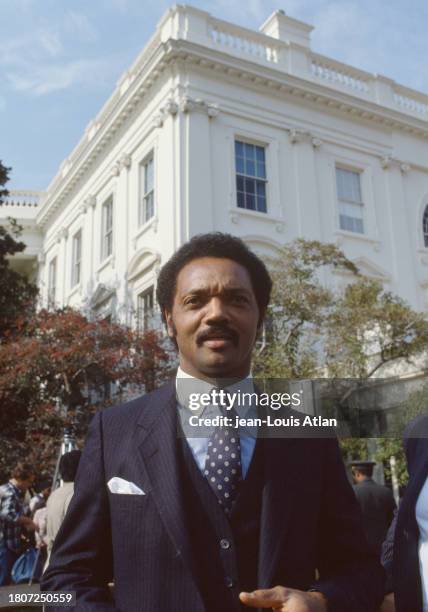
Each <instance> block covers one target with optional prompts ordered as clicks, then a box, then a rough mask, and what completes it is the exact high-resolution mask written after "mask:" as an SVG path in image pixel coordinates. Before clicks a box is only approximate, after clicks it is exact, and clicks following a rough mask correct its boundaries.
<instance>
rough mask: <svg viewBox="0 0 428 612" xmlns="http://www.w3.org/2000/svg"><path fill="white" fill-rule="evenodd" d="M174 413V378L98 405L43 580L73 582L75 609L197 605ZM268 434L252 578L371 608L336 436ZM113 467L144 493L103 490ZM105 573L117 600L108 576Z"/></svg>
mask: <svg viewBox="0 0 428 612" xmlns="http://www.w3.org/2000/svg"><path fill="white" fill-rule="evenodd" d="M176 418H177V410H176V398H175V387H174V381H171V382H170V383H167V384H166V385H164V386H163V387H162V388H161V389H159V390H157V391H155V392H153V393H150V394H148V395H146V396H143V397H141V398H138V399H136V400H134V401H131V402H129V403H127V404H124V405H122V406H119V407H115V408H111V409H107V410H104V411H103V412H101V413H98V414H97V415H96V416H95V417H94V419H93V421H92V424H91V426H90V429H89V433H88V437H87V440H86V445H85V448H84V451H83V456H82V459H81V462H80V465H79V470H78V474H77V478H76V482H75V493H74V497H73V499H72V501H71V503H70V506H69V509H68V512H67V516H66V518H65V521H64V523H63V525H62V527H61V529H60V532H59V534H58V536H57V539H56V542H55V544H54V548H53V552H52V556H51V560H50V565H49V568H48V570H47V571H46V573H45V575H44V579H43V582H42V590H75V591H76V593H77V598H78V606H77V609H78V610H97V611H101V610H112V609H115V610H122V611H126V612H133V611H140V610H141V611H143V610H144V611H146V610H147V611H150V612H151V611H156V612H158V611H161V612H175V611H177V612H182V611H183V612H184V611H185V612H204V610H205V609H206V605H205V604H206V602H204V601H203V599H202V596H201V593H200V589H199V588H198V581H197V578H196V576H197V572H196V571H195V567H194V560H193V559H192V554H191V549H190V545H189V533H188V528H189V526H188V525H187V524H186V516H185V513H184V503H183V499H182V487H181V485H180V471H179V467H178V460H177V429H176ZM265 442H266V446H265V448H266V449H267V452H266V457H265V461H264V485H263V494H262V495H263V498H262V504H261V508H262V510H261V517H260V534H261V535H260V541H259V558H258V584H255V585H254V588H267V587H271V586H275V585H276V584H282V585H284V586H289V587H293V586H294V587H296V588H300V589H309V588H314V589H317V590H320V591H322V592H323V593H324V594H325V595H326V596H327V598H328V601H329V612H344V611H346V612H374V611H375V610H377V607H378V605H379V604H380V602H381V600H382V596H383V586H384V585H383V580H384V574H383V570H382V568H381V566H380V564H379V563H378V561H377V560H376V559H373V557H371V556H370V553H369V552H368V547H367V543H366V541H365V537H364V534H363V528H362V523H361V514H360V510H359V507H358V504H357V501H356V498H355V495H354V493H353V491H352V488H351V486H350V484H349V482H348V480H347V477H346V474H345V469H344V466H343V463H342V459H341V456H340V453H339V450H338V445H337V442H336V441H335V440H333V439H272V440H266V441H265ZM114 476H119V477H121V478H124V479H126V480H128V481H131V482H133V483H135V484H136V485H137V486H138V487H140V488H141V489H142V490H143V491H144V492H145V495H121V494H112V493H110V491H109V489H108V487H107V486H106V483H107V482H108V481H109V480H110V478H112V477H114ZM203 544H204V543H203V542H201V546H203ZM316 569H317V570H318V573H319V579H318V582H317V581H316V580H315V574H316ZM113 578H114V583H115V589H114V593H115V594H114V600H113V599H112V597H111V596H110V594H109V591H108V588H107V584H108V582H109V581H111V580H112V579H113ZM239 609H240V608H239V603H238V601H237V610H239ZM219 612H222V611H220V610H219Z"/></svg>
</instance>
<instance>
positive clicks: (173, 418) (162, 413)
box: [136, 381, 192, 569]
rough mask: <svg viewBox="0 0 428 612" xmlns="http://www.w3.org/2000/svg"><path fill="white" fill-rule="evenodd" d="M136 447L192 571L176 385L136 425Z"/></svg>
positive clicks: (163, 392)
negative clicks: (183, 497) (178, 429)
mask: <svg viewBox="0 0 428 612" xmlns="http://www.w3.org/2000/svg"><path fill="white" fill-rule="evenodd" d="M136 444H137V448H138V453H139V455H140V456H141V458H142V460H143V463H144V468H145V471H146V474H147V477H148V480H149V490H150V491H151V494H152V496H153V501H154V503H155V504H156V506H157V509H158V512H159V515H160V517H161V520H162V521H163V523H164V526H165V529H166V530H167V532H168V534H169V536H170V538H171V540H172V542H173V544H174V546H175V548H176V550H177V555H180V556H181V557H182V558H183V559H184V561H185V562H186V563H187V564H188V565H189V567H190V569H192V558H191V553H190V543H189V540H188V534H187V529H186V523H185V513H184V502H183V499H182V495H181V491H182V487H181V476H180V465H179V457H178V452H179V449H178V439H177V406H176V393H175V385H174V381H171V382H170V383H168V384H167V385H165V386H164V387H162V388H161V389H160V390H159V391H158V392H157V393H154V394H153V395H151V396H150V398H149V403H148V404H146V405H145V407H144V410H143V411H142V414H141V416H140V419H139V421H138V423H137V432H136Z"/></svg>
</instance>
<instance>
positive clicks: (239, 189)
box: [235, 140, 267, 213]
mask: <svg viewBox="0 0 428 612" xmlns="http://www.w3.org/2000/svg"><path fill="white" fill-rule="evenodd" d="M235 167H236V199H237V202H236V203H237V206H238V207H239V208H246V209H247V210H256V211H258V212H264V213H265V212H266V210H267V208H266V183H267V180H266V160H265V148H264V147H261V146H258V145H254V144H249V143H247V142H241V141H240V140H235Z"/></svg>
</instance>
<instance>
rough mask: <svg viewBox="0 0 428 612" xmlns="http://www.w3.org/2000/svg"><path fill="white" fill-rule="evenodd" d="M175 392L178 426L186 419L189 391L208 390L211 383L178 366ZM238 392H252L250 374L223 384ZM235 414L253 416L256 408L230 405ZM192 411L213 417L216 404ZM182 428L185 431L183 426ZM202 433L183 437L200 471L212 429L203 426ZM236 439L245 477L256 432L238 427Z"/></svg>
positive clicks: (216, 411)
mask: <svg viewBox="0 0 428 612" xmlns="http://www.w3.org/2000/svg"><path fill="white" fill-rule="evenodd" d="M190 381H191V382H190ZM175 385H176V391H177V408H178V413H179V417H180V420H181V423H182V425H184V423H185V421H186V420H187V419H188V415H189V411H190V408H189V394H190V393H209V392H210V391H211V390H212V388H213V385H212V384H210V383H208V382H206V381H203V380H199V379H196V378H194V377H193V376H191V375H190V374H187V372H184V370H182V369H181V368H180V367H178V370H177V377H176V380H175ZM238 390H239V391H241V393H244V392H245V393H254V385H253V381H252V379H251V378H250V377H247V378H245V379H244V380H241V381H239V382H238V383H234V384H233V385H230V386H228V387H227V391H228V392H231V393H233V392H234V391H238ZM234 408H235V410H236V413H237V414H238V415H239V416H240V417H243V418H251V417H253V416H257V411H256V409H255V407H254V406H251V405H248V403H247V405H238V406H235V407H234ZM191 413H192V414H194V415H196V416H204V417H214V416H217V415H219V414H220V412H219V407H218V406H202V407H201V408H199V409H198V410H192V411H191ZM183 429H184V430H185V431H188V426H187V429H186V428H185V427H184V426H183ZM203 431H204V433H206V434H207V436H204V437H190V436H188V435H186V440H187V443H188V445H189V446H190V450H191V451H192V454H193V457H194V459H195V461H196V464H197V465H198V467H199V469H200V470H201V472H202V473H203V471H204V469H205V460H206V457H207V453H208V442H209V440H210V437H211V433H212V432H213V431H214V428H212V431H210V428H208V427H207V428H204V429H203ZM238 432H239V439H240V444H241V468H242V477H243V478H245V477H246V475H247V472H248V468H249V467H250V463H251V459H252V457H253V453H254V447H255V446H256V431H254V429H251V428H241V427H238Z"/></svg>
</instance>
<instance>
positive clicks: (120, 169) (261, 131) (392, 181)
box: [0, 5, 428, 326]
mask: <svg viewBox="0 0 428 612" xmlns="http://www.w3.org/2000/svg"><path fill="white" fill-rule="evenodd" d="M311 30H312V27H311V26H309V25H307V24H306V23H302V22H300V21H297V20H295V19H293V18H291V17H288V16H286V15H285V14H283V13H282V12H280V11H277V12H276V13H274V14H273V15H271V17H269V18H268V19H267V21H266V22H265V23H264V24H263V25H262V26H261V28H260V31H258V32H257V31H253V30H248V29H245V28H242V27H239V26H236V25H234V24H231V23H228V22H225V21H221V20H219V19H216V18H214V17H212V16H211V15H210V14H208V13H206V12H204V11H201V10H199V9H195V8H192V7H190V6H182V5H178V6H175V7H173V8H171V9H170V10H169V11H168V12H167V13H166V14H165V15H164V16H163V18H162V19H161V21H160V22H159V24H158V26H157V28H156V31H155V32H154V34H153V36H152V38H151V39H150V40H149V42H148V43H147V45H146V46H145V47H144V49H143V50H142V52H141V53H140V55H139V56H138V58H137V59H136V61H135V62H134V64H133V65H132V66H131V67H130V68H129V70H128V71H127V72H126V73H125V74H124V75H123V76H122V78H121V79H120V81H119V82H118V84H117V87H116V89H115V91H114V93H113V94H112V96H111V97H110V99H109V100H108V101H107V102H106V104H105V106H104V107H103V108H102V109H101V111H100V113H99V114H98V115H97V117H96V118H95V119H94V120H93V121H92V122H91V123H90V124H89V125H88V127H87V128H86V130H85V132H84V134H83V136H82V138H81V140H80V142H79V144H78V145H77V147H76V148H75V149H74V151H72V152H71V154H70V156H69V157H68V158H67V159H66V160H65V161H64V162H63V163H62V165H61V167H60V169H59V172H58V174H57V175H56V176H55V178H54V179H53V181H52V182H51V184H50V185H49V187H48V188H47V191H46V192H45V193H43V194H39V197H38V198H37V194H33V196H34V199H35V205H32V206H31V207H28V206H27V208H25V206H23V205H22V200H23V198H24V200H25V197H24V196H22V194H21V195H20V194H12V195H11V197H10V199H9V201H8V202H7V203H6V205H5V206H3V207H2V208H1V209H0V215H2V216H3V217H5V216H8V215H9V216H16V217H17V218H18V219H22V218H23V216H22V211H23V210H24V209H25V210H26V215H27V218H26V222H25V232H26V233H25V235H24V240H26V239H27V238H28V240H30V238H31V241H30V242H31V245H30V242H29V243H28V244H29V248H28V249H27V251H26V252H25V253H24V254H23V255H22V256H21V260H22V261H21V263H20V264H19V265H20V266H21V269H24V268H25V270H26V271H27V272H28V273H30V272H31V273H32V274H37V279H38V283H39V286H40V289H41V295H42V300H43V302H44V303H45V304H47V303H51V304H52V303H55V304H57V305H66V304H69V305H72V306H79V307H80V306H83V305H87V306H90V307H91V308H92V309H93V310H95V311H97V312H99V313H101V314H102V315H103V316H109V315H112V314H114V315H115V316H118V317H120V318H121V319H122V320H123V321H125V322H127V323H130V324H133V323H136V324H138V325H143V326H144V325H145V323H146V320H147V316H148V313H150V312H151V310H152V309H153V304H154V298H153V294H154V288H155V285H156V278H157V273H158V270H159V267H160V265H161V264H162V263H163V262H164V261H165V260H166V259H167V258H168V257H169V256H170V255H171V254H172V253H173V252H174V251H175V250H176V249H177V248H178V247H179V246H180V245H181V244H183V243H184V242H185V241H187V240H188V239H189V238H190V237H191V236H193V235H195V234H197V233H201V232H209V231H213V230H218V231H227V232H230V233H233V234H236V235H238V236H240V237H242V238H243V239H244V240H245V241H246V243H247V244H249V245H250V246H251V247H252V248H253V249H255V250H256V251H259V252H260V253H262V254H265V255H272V254H275V253H277V252H278V249H279V248H280V247H281V246H282V245H284V244H285V243H287V242H290V241H292V240H293V239H295V238H297V237H304V238H307V239H316V240H321V241H323V242H334V243H336V244H337V245H339V246H340V247H341V248H342V249H343V250H344V252H345V254H346V255H347V256H348V257H349V258H350V259H351V260H352V261H354V262H355V263H356V264H357V265H358V266H359V268H360V270H361V271H362V272H363V273H365V274H367V275H368V276H371V277H373V278H377V279H379V280H380V281H381V282H382V283H383V285H384V287H385V289H388V290H391V291H393V292H395V293H397V294H399V295H400V296H401V297H403V298H404V299H405V300H406V301H408V302H409V303H410V304H411V305H412V306H413V307H414V308H416V309H418V310H424V309H426V308H427V306H428V96H426V95H424V94H421V93H419V92H417V91H413V90H409V89H407V88H405V87H402V86H400V85H398V84H397V83H395V82H394V81H392V80H390V79H388V78H385V77H383V76H379V75H377V76H375V75H373V74H370V73H367V72H364V71H361V70H357V69H355V68H353V67H351V66H348V65H345V64H342V63H340V62H337V61H335V60H333V59H330V58H327V57H324V56H321V55H319V54H317V53H314V52H313V51H312V50H311V46H310V33H311ZM24 203H25V202H24ZM24 216H25V215H24ZM14 265H18V263H17V262H14ZM324 280H325V282H326V283H327V284H332V285H335V284H340V283H342V282H346V279H344V278H341V277H340V276H339V275H337V274H336V275H334V274H332V273H329V274H327V272H326V273H325V276H324Z"/></svg>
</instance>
